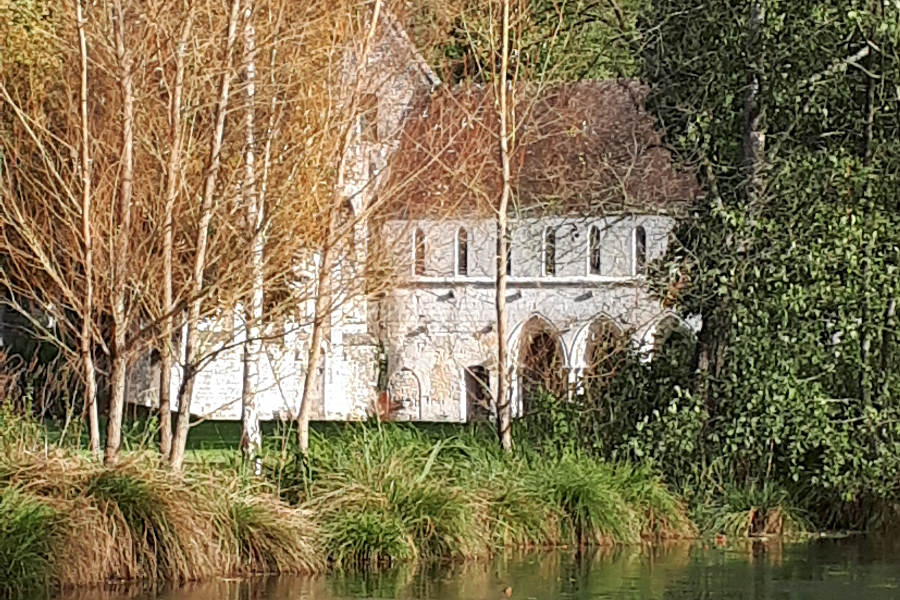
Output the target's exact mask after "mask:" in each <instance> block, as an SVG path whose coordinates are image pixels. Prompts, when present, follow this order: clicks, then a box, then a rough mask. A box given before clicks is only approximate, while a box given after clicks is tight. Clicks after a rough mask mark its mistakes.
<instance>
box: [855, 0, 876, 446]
mask: <svg viewBox="0 0 900 600" xmlns="http://www.w3.org/2000/svg"><path fill="white" fill-rule="evenodd" d="M875 4H877V3H875ZM876 10H877V9H876ZM872 54H873V53H872V52H870V53H869V54H867V55H866V57H865V58H864V59H863V65H864V69H863V72H864V73H865V76H866V96H865V100H864V104H863V119H864V125H863V132H862V138H861V143H860V150H859V154H860V157H861V158H862V162H863V167H864V168H865V169H867V170H868V168H869V167H870V166H871V165H872V138H873V132H874V125H875V74H874V72H873V70H874V64H873V61H872ZM867 175H868V174H867ZM863 194H864V196H865V197H864V202H865V208H866V212H867V213H871V209H872V206H871V203H872V184H871V178H870V177H867V181H866V185H865V189H864V191H863ZM866 217H868V214H867V215H866ZM868 237H869V240H868V242H867V243H866V245H865V248H864V249H863V260H862V276H863V295H862V307H861V310H860V324H859V361H860V365H859V392H860V399H861V400H862V403H863V406H864V407H866V408H869V407H870V406H871V405H872V377H871V365H870V361H871V349H872V335H871V332H870V329H871V327H872V323H871V322H872V316H871V314H870V313H871V309H870V306H869V294H870V287H871V280H872V274H871V266H872V265H871V263H872V255H873V254H874V252H875V248H874V244H875V237H874V235H873V234H872V232H871V230H868ZM870 428H871V426H870ZM872 435H873V437H874V432H873V433H872Z"/></svg>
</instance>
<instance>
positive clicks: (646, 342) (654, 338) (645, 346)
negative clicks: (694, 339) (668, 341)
mask: <svg viewBox="0 0 900 600" xmlns="http://www.w3.org/2000/svg"><path fill="white" fill-rule="evenodd" d="M673 329H683V330H684V331H686V332H688V333H690V335H691V336H695V332H694V328H693V327H691V325H690V323H688V322H687V321H685V320H684V319H683V318H682V317H681V316H680V315H678V314H677V313H674V312H672V311H666V312H664V313H662V314H661V315H659V316H658V317H657V318H656V319H654V320H653V322H652V323H650V325H649V326H647V328H646V329H645V330H644V334H643V335H642V336H641V338H640V345H641V349H642V350H643V351H645V352H650V353H653V352H656V351H657V350H658V346H659V345H660V344H661V343H663V342H664V341H665V336H666V335H667V334H668V333H669V332H670V331H672V330H673Z"/></svg>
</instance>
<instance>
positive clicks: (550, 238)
mask: <svg viewBox="0 0 900 600" xmlns="http://www.w3.org/2000/svg"><path fill="white" fill-rule="evenodd" d="M544 275H547V276H552V275H556V233H555V232H554V231H553V230H552V229H550V228H547V229H545V230H544Z"/></svg>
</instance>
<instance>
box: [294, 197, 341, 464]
mask: <svg viewBox="0 0 900 600" xmlns="http://www.w3.org/2000/svg"><path fill="white" fill-rule="evenodd" d="M334 221H335V215H334V214H332V215H330V216H329V218H328V227H327V231H326V232H325V235H326V239H328V240H330V239H331V238H332V236H333V232H334ZM332 252H333V249H332V248H331V242H330V241H329V242H326V243H325V245H324V246H323V248H322V254H321V262H320V263H319V283H318V285H317V286H316V306H315V316H314V317H313V332H312V341H311V342H310V347H309V359H308V363H307V367H306V379H305V380H304V382H303V396H302V399H301V401H300V414H299V415H298V416H297V420H298V423H297V443H298V444H299V445H300V451H301V452H302V453H303V455H304V456H306V454H307V453H308V452H309V412H310V408H311V406H310V405H311V404H312V402H311V398H312V395H313V394H314V393H315V391H316V390H317V389H318V387H319V361H320V360H321V359H322V338H323V337H324V334H325V320H326V319H329V318H330V317H331V306H330V305H331V269H332V268H333V264H332V263H333V261H332V260H331V257H332Z"/></svg>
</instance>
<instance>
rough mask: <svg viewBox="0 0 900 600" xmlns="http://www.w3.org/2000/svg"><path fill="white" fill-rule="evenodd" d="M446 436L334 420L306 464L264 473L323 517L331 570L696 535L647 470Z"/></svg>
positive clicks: (460, 433)
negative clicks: (548, 456)
mask: <svg viewBox="0 0 900 600" xmlns="http://www.w3.org/2000/svg"><path fill="white" fill-rule="evenodd" d="M447 433H448V432H447V431H444V430H443V429H442V428H428V429H422V428H417V427H414V426H407V425H396V424H385V425H382V426H380V427H379V426H377V425H350V426H343V427H339V428H338V427H336V428H333V429H331V430H326V431H324V432H321V433H319V434H318V435H317V436H315V438H314V442H313V444H312V445H311V453H310V459H309V463H308V466H306V467H304V465H303V464H301V463H294V464H291V465H288V466H287V467H286V468H285V469H284V470H281V471H278V470H275V471H273V472H271V473H270V475H269V476H270V477H271V478H272V479H273V481H275V482H276V483H277V485H278V486H279V488H280V489H281V491H282V494H283V496H284V497H286V498H288V499H289V500H290V501H291V502H292V503H297V504H300V505H303V506H308V507H309V508H310V509H311V510H312V512H313V513H314V514H316V515H317V516H318V518H319V525H320V528H321V530H322V533H323V539H324V540H325V548H326V552H327V554H328V559H329V560H330V561H332V562H333V563H335V564H338V565H354V566H359V565H371V564H374V563H379V564H380V563H385V562H388V563H390V562H397V561H417V560H420V559H433V558H453V559H468V558H475V557H480V556H485V555H489V554H491V553H492V552H494V551H496V550H498V549H501V548H509V547H520V548H526V547H527V548H533V547H551V546H563V545H579V544H583V545H600V544H615V543H634V542H638V541H640V540H642V539H647V538H651V537H652V538H677V537H685V536H690V535H692V534H693V527H692V525H691V523H690V521H689V519H688V518H687V516H686V513H685V510H684V507H683V506H682V504H681V503H680V502H679V501H678V500H677V499H676V498H675V497H674V496H673V495H672V494H671V493H670V492H669V491H668V490H667V489H666V487H665V486H664V485H663V484H662V482H661V481H660V480H659V478H658V477H657V476H655V475H654V474H653V473H652V472H650V471H649V470H647V469H643V468H638V467H634V466H631V465H627V464H621V465H610V464H608V463H605V462H602V461H598V460H595V459H591V458H583V457H580V458H576V457H565V458H559V459H546V458H543V457H540V456H537V455H529V454H528V453H526V452H519V453H518V454H516V455H515V456H505V455H504V454H503V453H502V452H501V451H500V450H499V449H497V448H496V444H494V443H493V440H492V439H490V438H487V439H486V436H480V435H478V434H477V433H474V432H471V430H460V429H456V430H455V435H452V436H448V435H447Z"/></svg>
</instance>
